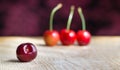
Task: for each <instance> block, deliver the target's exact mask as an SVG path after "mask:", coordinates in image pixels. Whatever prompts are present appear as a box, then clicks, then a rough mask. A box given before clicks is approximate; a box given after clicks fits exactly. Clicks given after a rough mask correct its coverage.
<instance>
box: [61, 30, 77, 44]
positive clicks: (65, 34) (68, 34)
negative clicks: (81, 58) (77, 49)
mask: <svg viewBox="0 0 120 70" xmlns="http://www.w3.org/2000/svg"><path fill="white" fill-rule="evenodd" d="M60 40H61V43H62V44H63V45H72V44H74V42H75V40H76V34H75V32H74V31H73V30H66V29H63V30H61V31H60Z"/></svg>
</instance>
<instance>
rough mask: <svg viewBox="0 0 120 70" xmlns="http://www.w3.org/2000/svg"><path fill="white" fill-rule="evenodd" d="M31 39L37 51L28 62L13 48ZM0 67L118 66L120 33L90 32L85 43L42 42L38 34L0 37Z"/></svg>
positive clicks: (91, 69) (82, 69)
mask: <svg viewBox="0 0 120 70" xmlns="http://www.w3.org/2000/svg"><path fill="white" fill-rule="evenodd" d="M24 42H32V43H34V44H35V45H36V47H37V49H38V55H37V57H36V59H35V60H33V61H31V62H26V63H22V62H19V61H18V60H17V58H16V48H17V46H18V45H19V44H21V43H24ZM0 70H120V37H119V36H94V37H92V41H91V43H90V44H89V45H88V46H78V45H77V43H75V44H74V45H71V46H62V45H61V44H60V43H59V44H58V45H56V46H54V47H48V46H45V44H44V41H43V39H42V38H41V37H0Z"/></svg>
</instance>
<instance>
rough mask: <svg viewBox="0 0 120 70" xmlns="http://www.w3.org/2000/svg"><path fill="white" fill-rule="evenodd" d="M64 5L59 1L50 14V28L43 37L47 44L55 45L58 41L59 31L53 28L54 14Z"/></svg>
mask: <svg viewBox="0 0 120 70" xmlns="http://www.w3.org/2000/svg"><path fill="white" fill-rule="evenodd" d="M61 7H62V4H61V3H59V4H58V5H57V6H56V7H55V8H53V10H52V12H51V15H50V27H49V30H47V31H45V33H44V35H43V38H44V41H45V44H46V45H47V46H54V45H56V44H57V43H58V41H59V39H60V36H59V32H57V31H56V30H53V16H54V14H55V12H56V11H57V10H59V9H60V8H61Z"/></svg>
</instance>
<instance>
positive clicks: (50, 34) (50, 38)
mask: <svg viewBox="0 0 120 70" xmlns="http://www.w3.org/2000/svg"><path fill="white" fill-rule="evenodd" d="M43 37H44V41H45V43H46V45H48V46H54V45H56V44H57V43H58V41H59V33H58V32H57V31H55V30H52V31H50V30H48V31H46V32H45V33H44V36H43Z"/></svg>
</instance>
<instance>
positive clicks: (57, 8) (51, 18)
mask: <svg viewBox="0 0 120 70" xmlns="http://www.w3.org/2000/svg"><path fill="white" fill-rule="evenodd" d="M61 7H62V4H61V3H59V4H58V5H57V6H56V7H55V8H53V10H52V12H51V14H50V27H49V30H51V31H52V30H53V17H54V14H55V12H56V11H57V10H59V9H60V8H61Z"/></svg>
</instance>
